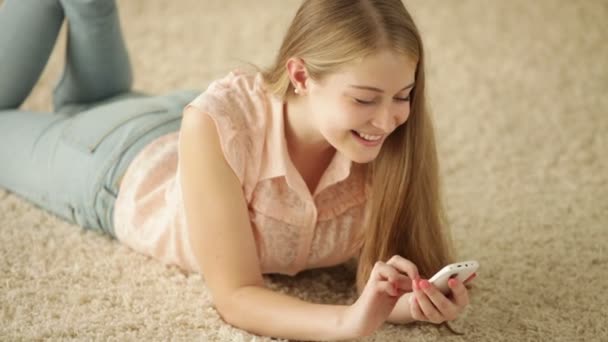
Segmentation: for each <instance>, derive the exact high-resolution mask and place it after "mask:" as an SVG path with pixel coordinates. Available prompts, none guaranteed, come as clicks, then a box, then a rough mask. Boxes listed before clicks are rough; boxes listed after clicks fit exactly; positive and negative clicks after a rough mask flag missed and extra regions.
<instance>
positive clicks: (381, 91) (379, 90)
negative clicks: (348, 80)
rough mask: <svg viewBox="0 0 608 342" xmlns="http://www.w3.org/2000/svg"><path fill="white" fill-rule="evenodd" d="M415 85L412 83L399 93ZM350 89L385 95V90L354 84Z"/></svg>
mask: <svg viewBox="0 0 608 342" xmlns="http://www.w3.org/2000/svg"><path fill="white" fill-rule="evenodd" d="M414 83H415V82H414ZM414 83H412V84H410V85H408V86H405V88H403V89H401V90H399V91H400V92H401V91H404V90H406V89H408V88H411V87H413V86H414ZM350 87H352V88H357V89H363V90H371V91H375V92H378V93H384V90H382V89H380V88H376V87H370V86H364V85H354V84H351V85H350Z"/></svg>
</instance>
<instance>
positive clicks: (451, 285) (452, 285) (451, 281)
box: [448, 279, 456, 287]
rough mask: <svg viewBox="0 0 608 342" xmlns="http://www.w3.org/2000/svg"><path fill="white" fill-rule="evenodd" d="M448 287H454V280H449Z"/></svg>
mask: <svg viewBox="0 0 608 342" xmlns="http://www.w3.org/2000/svg"><path fill="white" fill-rule="evenodd" d="M448 285H449V286H450V287H454V286H456V279H450V280H448Z"/></svg>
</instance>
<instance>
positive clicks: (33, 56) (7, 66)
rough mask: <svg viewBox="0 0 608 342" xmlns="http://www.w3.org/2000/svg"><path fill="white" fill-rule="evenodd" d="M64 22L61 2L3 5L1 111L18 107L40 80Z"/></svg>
mask: <svg viewBox="0 0 608 342" xmlns="http://www.w3.org/2000/svg"><path fill="white" fill-rule="evenodd" d="M62 22H63V9H62V8H61V5H60V4H59V0H44V1H41V0H6V1H5V2H4V4H3V5H2V6H0V110H2V109H10V108H18V107H19V106H20V105H21V104H22V103H23V101H24V100H25V99H26V98H27V96H28V95H29V93H30V92H31V91H32V88H33V87H34V85H35V84H36V82H37V81H38V79H39V78H40V74H41V73H42V70H44V67H45V66H46V63H47V61H48V59H49V56H50V54H51V52H52V51H53V46H54V45H55V42H56V40H57V35H58V34H59V30H60V29H61V24H62Z"/></svg>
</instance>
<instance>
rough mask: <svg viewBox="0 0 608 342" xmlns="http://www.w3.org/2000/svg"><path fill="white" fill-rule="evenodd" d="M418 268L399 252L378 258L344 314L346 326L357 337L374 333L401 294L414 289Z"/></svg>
mask: <svg viewBox="0 0 608 342" xmlns="http://www.w3.org/2000/svg"><path fill="white" fill-rule="evenodd" d="M418 278H419V277H418V268H417V267H416V265H414V264H413V263H412V262H411V261H409V260H407V259H405V258H402V257H400V256H398V255H395V256H393V257H392V258H391V259H390V260H389V261H387V262H386V263H383V262H380V261H379V262H377V263H376V264H375V265H374V268H373V269H372V271H371V273H370V276H369V279H368V281H367V284H366V285H365V287H364V288H363V291H361V295H360V296H359V298H358V299H357V301H356V302H355V303H354V304H352V305H351V306H349V307H348V308H347V309H346V311H345V314H344V317H343V324H344V327H345V329H347V330H348V331H349V332H351V333H352V334H353V336H354V337H355V338H358V337H363V336H368V335H371V334H372V333H373V332H374V331H376V329H378V328H379V327H380V326H381V325H382V324H384V322H385V321H386V320H387V318H388V316H389V314H390V313H391V311H392V310H393V308H394V307H395V304H396V303H397V301H398V300H399V298H400V297H401V296H402V295H403V294H404V293H406V292H410V291H412V282H413V280H417V279H418Z"/></svg>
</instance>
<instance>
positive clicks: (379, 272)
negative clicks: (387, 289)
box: [374, 261, 411, 290]
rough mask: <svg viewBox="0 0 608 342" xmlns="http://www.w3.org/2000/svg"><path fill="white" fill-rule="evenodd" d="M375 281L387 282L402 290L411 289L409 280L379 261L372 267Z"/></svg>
mask: <svg viewBox="0 0 608 342" xmlns="http://www.w3.org/2000/svg"><path fill="white" fill-rule="evenodd" d="M374 270H375V272H376V278H375V279H377V280H388V281H389V282H391V283H392V284H393V285H394V286H395V287H397V288H401V289H404V290H407V289H411V280H410V279H409V278H408V277H407V276H405V275H404V274H401V273H399V271H398V270H397V269H395V268H394V267H393V266H391V265H388V264H385V263H383V262H381V261H379V262H377V263H376V265H374Z"/></svg>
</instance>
